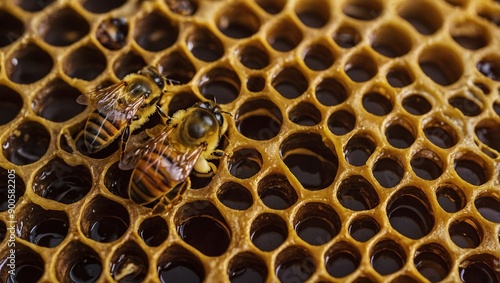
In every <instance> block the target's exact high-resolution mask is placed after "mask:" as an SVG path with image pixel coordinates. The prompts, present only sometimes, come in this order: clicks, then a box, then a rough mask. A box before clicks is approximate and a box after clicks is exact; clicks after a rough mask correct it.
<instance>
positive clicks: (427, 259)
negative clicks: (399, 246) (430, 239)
mask: <svg viewBox="0 0 500 283" xmlns="http://www.w3.org/2000/svg"><path fill="white" fill-rule="evenodd" d="M451 263H452V259H451V257H450V254H449V253H448V252H447V251H446V250H445V249H444V248H443V247H442V246H440V245H438V244H434V243H431V244H427V245H424V246H421V247H420V248H418V250H417V251H416V252H415V257H414V258H413V264H415V267H416V268H417V270H418V272H420V274H422V275H423V276H424V277H425V278H426V279H427V280H429V281H430V282H439V281H441V280H443V279H445V278H446V277H447V276H448V274H449V273H450V271H451Z"/></svg>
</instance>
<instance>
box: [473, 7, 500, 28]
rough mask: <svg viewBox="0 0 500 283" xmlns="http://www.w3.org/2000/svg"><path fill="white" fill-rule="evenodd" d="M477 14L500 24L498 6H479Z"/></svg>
mask: <svg viewBox="0 0 500 283" xmlns="http://www.w3.org/2000/svg"><path fill="white" fill-rule="evenodd" d="M477 15H478V16H479V17H481V18H483V19H484V20H486V21H488V22H489V23H491V24H492V25H494V26H497V27H498V26H500V17H499V16H500V9H498V7H496V6H491V5H483V6H480V7H478V8H477Z"/></svg>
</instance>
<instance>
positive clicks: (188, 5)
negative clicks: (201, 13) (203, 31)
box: [165, 0, 198, 16]
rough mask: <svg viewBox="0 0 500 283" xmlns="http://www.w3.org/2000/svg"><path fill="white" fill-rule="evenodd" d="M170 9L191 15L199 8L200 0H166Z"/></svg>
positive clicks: (182, 14)
mask: <svg viewBox="0 0 500 283" xmlns="http://www.w3.org/2000/svg"><path fill="white" fill-rule="evenodd" d="M165 3H166V4H167V6H168V8H169V9H170V11H172V12H174V13H176V14H179V15H181V16H191V15H193V14H194V13H196V11H197V10H198V2H197V1H195V0H183V1H177V0H165Z"/></svg>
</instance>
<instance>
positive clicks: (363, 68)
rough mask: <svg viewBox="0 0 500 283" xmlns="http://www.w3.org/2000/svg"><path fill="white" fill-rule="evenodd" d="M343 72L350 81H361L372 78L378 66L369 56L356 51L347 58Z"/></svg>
mask: <svg viewBox="0 0 500 283" xmlns="http://www.w3.org/2000/svg"><path fill="white" fill-rule="evenodd" d="M344 72H345V73H346V74H347V76H348V77H349V78H350V79H351V80H352V81H354V82H357V83H361V82H366V81H369V80H370V79H372V78H373V77H374V76H375V75H376V74H377V72H378V67H377V64H376V63H375V61H374V60H373V58H372V57H371V56H369V55H367V54H365V53H357V54H354V55H351V57H350V58H349V59H348V60H347V62H346V64H345V66H344Z"/></svg>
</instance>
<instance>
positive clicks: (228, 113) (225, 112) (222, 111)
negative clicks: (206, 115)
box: [220, 110, 233, 117]
mask: <svg viewBox="0 0 500 283" xmlns="http://www.w3.org/2000/svg"><path fill="white" fill-rule="evenodd" d="M220 113H224V114H227V115H229V116H231V117H233V114H231V113H230V112H227V111H224V110H221V111H220Z"/></svg>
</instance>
